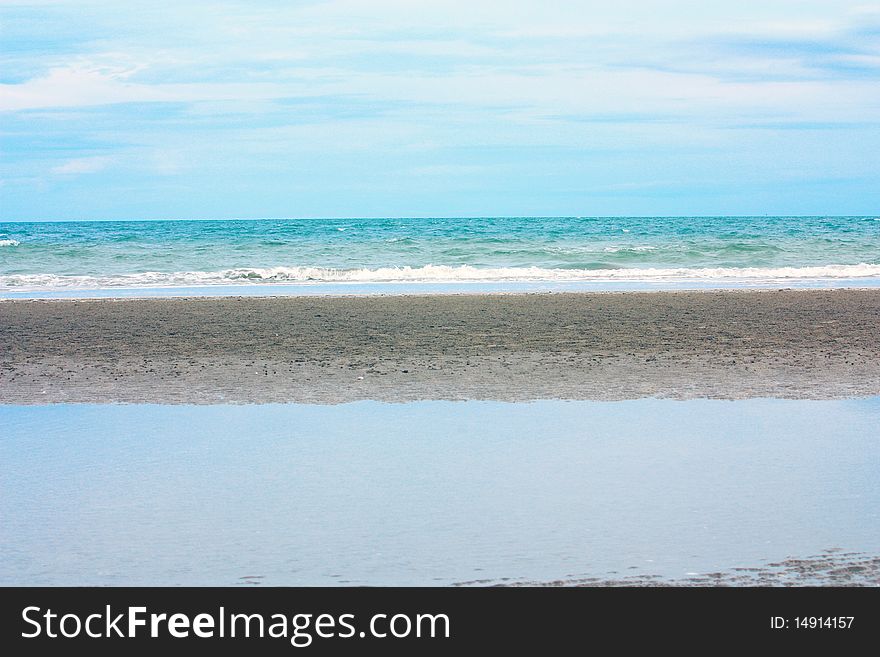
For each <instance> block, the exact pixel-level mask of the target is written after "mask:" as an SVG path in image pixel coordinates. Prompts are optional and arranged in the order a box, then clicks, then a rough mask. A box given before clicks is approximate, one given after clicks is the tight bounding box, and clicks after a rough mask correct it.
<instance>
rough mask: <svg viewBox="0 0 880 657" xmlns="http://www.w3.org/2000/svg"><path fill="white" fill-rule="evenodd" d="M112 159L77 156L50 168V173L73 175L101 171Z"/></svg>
mask: <svg viewBox="0 0 880 657" xmlns="http://www.w3.org/2000/svg"><path fill="white" fill-rule="evenodd" d="M112 161H113V158H111V157H104V156H95V157H79V158H76V159H73V160H68V161H67V162H65V163H64V164H60V165H58V166H57V167H53V168H52V173H54V174H56V175H61V176H75V175H80V174H85V173H97V172H98V171H102V170H104V169H105V168H107V166H108V165H109V164H110V163H111V162H112Z"/></svg>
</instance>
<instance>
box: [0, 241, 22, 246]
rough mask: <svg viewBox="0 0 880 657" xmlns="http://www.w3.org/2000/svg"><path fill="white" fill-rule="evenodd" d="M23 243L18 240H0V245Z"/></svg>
mask: <svg viewBox="0 0 880 657" xmlns="http://www.w3.org/2000/svg"><path fill="white" fill-rule="evenodd" d="M19 244H21V242H19V241H18V240H0V246H18V245H19Z"/></svg>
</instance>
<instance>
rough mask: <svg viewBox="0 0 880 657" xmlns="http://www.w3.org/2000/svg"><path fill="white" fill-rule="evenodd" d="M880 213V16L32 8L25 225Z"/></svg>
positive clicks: (19, 213)
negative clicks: (33, 222) (52, 222)
mask: <svg viewBox="0 0 880 657" xmlns="http://www.w3.org/2000/svg"><path fill="white" fill-rule="evenodd" d="M878 213H880V2H846V1H834V0H824V1H821V2H812V1H790V0H776V1H773V0H764V1H763V2H757V1H751V0H744V1H742V2H736V3H733V2H729V1H723V2H721V1H712V0H703V1H699V2H698V1H683V0H682V1H677V2H672V1H668V0H641V1H638V2H636V1H633V0H615V2H607V1H602V2H587V1H581V2H567V1H565V0H559V1H555V2H550V3H548V2H541V1H524V0H505V1H503V2H495V1H489V0H486V1H480V0H468V1H459V0H423V1H421V2H415V1H413V0H409V1H406V0H363V1H361V0H329V1H318V0H311V1H303V2H281V1H274V2H269V1H263V2H253V1H251V2H191V1H185V0H178V1H177V2H139V1H137V0H135V1H130V2H124V3H120V2H89V1H88V0H79V1H76V2H64V1H48V0H47V1H42V2H17V1H12V2H7V1H4V0H0V220H7V221H8V220H40V219H57V220H60V219H183V218H193V219H207V218H216V219H222V218H258V217H273V218H280V217H372V216H382V217H403V216H569V215H763V214H771V215H772V214H791V215H815V214H859V215H864V214H878Z"/></svg>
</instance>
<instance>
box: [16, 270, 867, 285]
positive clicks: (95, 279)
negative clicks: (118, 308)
mask: <svg viewBox="0 0 880 657" xmlns="http://www.w3.org/2000/svg"><path fill="white" fill-rule="evenodd" d="M878 277H880V264H867V263H861V264H858V265H824V266H817V267H770V268H762V267H711V268H709V267H706V268H628V269H544V268H540V267H499V268H478V267H472V266H468V265H463V266H458V267H451V266H445V265H426V266H424V267H380V268H377V269H330V268H323V267H273V268H269V269H227V270H224V271H214V272H199V271H191V272H143V273H136V274H120V275H114V276H61V275H55V274H8V275H0V289H6V290H21V291H24V290H52V289H102V288H143V287H184V286H204V285H253V284H260V283H275V284H283V283H408V282H412V283H433V282H438V283H439V282H447V283H448V282H478V283H479V282H506V281H510V282H517V281H584V282H604V281H631V282H638V281H645V282H678V281H681V282H687V281H698V282H701V283H705V282H711V281H714V280H717V281H722V282H723V281H743V282H761V281H768V282H769V281H777V280H778V281H787V280H789V281H790V280H822V279H832V280H833V279H856V278H878Z"/></svg>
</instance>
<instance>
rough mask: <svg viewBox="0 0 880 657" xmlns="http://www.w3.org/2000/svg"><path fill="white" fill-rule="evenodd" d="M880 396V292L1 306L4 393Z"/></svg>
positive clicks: (26, 396)
mask: <svg viewBox="0 0 880 657" xmlns="http://www.w3.org/2000/svg"><path fill="white" fill-rule="evenodd" d="M878 394H880V290H870V289H833V290H785V289H782V290H724V291H694V292H680V291H675V292H671V291H658V292H647V293H642V292H623V293H559V294H556V293H554V294H494V295H481V294H472V295H423V296H417V295H411V296H410V295H401V296H362V297H278V298H270V297H249V298H241V297H223V298H206V297H202V298H151V299H100V300H55V301H49V300H4V301H2V302H0V403H4V404H46V403H62V402H82V403H109V402H123V403H162V404H184V403H187V404H214V403H227V404H228V403H266V402H300V403H320V404H335V403H343V402H350V401H357V400H365V399H370V400H379V401H392V402H398V401H413V400H422V399H444V400H458V399H485V400H498V401H528V400H536V399H573V400H574V399H576V400H606V401H609V400H620V399H634V398H641V397H661V398H672V399H693V398H713V399H746V398H754V397H778V398H791V399H836V398H847V397H863V396H871V395H878Z"/></svg>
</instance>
